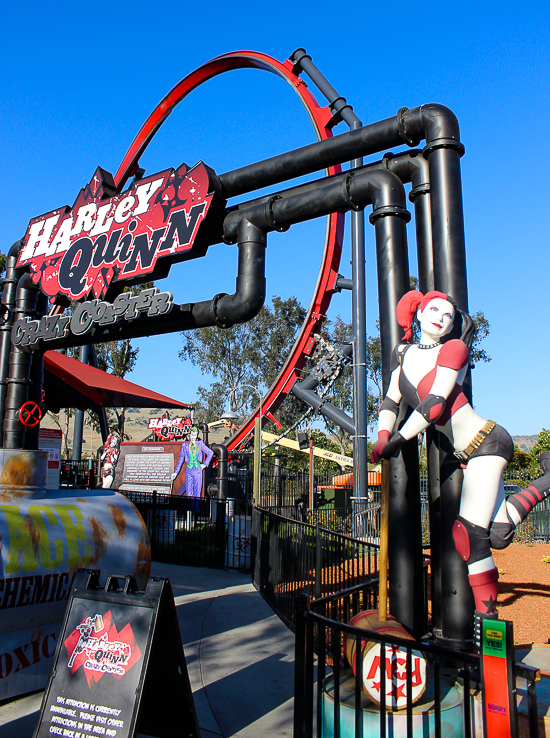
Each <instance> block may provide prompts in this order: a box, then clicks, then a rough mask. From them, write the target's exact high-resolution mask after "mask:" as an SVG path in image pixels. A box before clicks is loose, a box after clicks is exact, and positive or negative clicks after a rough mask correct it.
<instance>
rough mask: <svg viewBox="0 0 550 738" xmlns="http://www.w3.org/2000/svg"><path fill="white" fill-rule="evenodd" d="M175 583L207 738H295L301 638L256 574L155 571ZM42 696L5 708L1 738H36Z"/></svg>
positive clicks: (0, 711) (157, 567)
mask: <svg viewBox="0 0 550 738" xmlns="http://www.w3.org/2000/svg"><path fill="white" fill-rule="evenodd" d="M151 574H152V575H153V576H159V577H167V578H168V579H170V582H171V584H172V589H173V592H174V598H175V602H176V611H177V614H178V620H179V625H180V630H181V636H182V641H183V645H184V651H185V657H186V660H187V670H188V672H189V678H190V681H191V688H192V690H193V698H194V701H195V709H196V711H197V716H198V721H199V726H200V730H201V736H202V738H210V737H211V736H222V737H223V738H231V737H232V736H235V737H237V736H238V737H239V738H251V737H252V736H254V738H257V736H285V735H289V736H290V735H292V721H293V687H294V636H293V634H292V632H291V631H290V630H288V628H286V626H285V625H283V623H282V622H281V620H279V618H278V617H277V616H276V615H275V614H274V613H273V611H272V610H271V608H270V607H269V605H267V603H266V602H265V601H264V599H263V598H262V597H261V596H260V595H259V594H258V593H257V592H256V590H255V589H254V587H253V586H252V584H251V582H250V575H249V574H241V573H239V572H236V571H232V570H227V571H225V570H223V571H220V570H216V569H205V568H198V567H197V568H195V567H186V566H173V565H170V564H158V563H154V564H153V566H152V569H151ZM41 701H42V693H37V694H34V695H29V696H27V697H23V698H21V699H15V700H13V701H11V702H7V703H4V704H2V705H0V738H31V737H32V733H33V730H34V727H35V725H36V721H37V718H38V712H39V710H40V705H41Z"/></svg>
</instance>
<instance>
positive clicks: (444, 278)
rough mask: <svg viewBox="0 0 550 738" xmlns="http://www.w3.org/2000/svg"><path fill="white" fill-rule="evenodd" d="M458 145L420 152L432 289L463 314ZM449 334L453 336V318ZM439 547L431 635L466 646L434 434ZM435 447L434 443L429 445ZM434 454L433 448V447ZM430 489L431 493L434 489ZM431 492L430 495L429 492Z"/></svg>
mask: <svg viewBox="0 0 550 738" xmlns="http://www.w3.org/2000/svg"><path fill="white" fill-rule="evenodd" d="M462 153H463V149H462V147H461V146H460V145H457V144H456V142H453V141H442V140H441V139H438V138H433V139H432V140H431V141H427V142H426V147H425V149H424V155H425V156H426V157H427V159H428V162H429V167H430V183H431V191H432V234H433V255H434V287H435V289H437V290H440V291H441V292H445V293H447V294H450V295H452V296H453V297H454V299H455V300H456V302H457V304H458V306H459V308H460V309H461V310H464V311H465V312H468V289H467V275H466V248H465V238H464V217H463V207H462V182H461V176H460V156H461V155H462ZM456 323H457V325H456V326H455V328H454V333H453V336H454V337H459V334H460V326H459V325H458V323H459V321H456ZM464 392H465V394H466V396H467V397H468V399H469V400H471V397H472V395H471V378H470V374H469V373H468V374H467V375H466V378H465V381H464ZM438 440H439V443H438V445H439V459H438V461H439V467H440V479H439V495H440V499H439V510H438V515H437V518H438V522H439V526H440V530H439V536H438V538H439V551H437V552H436V551H435V550H434V553H435V555H436V560H437V559H439V566H440V569H441V574H440V576H441V582H440V598H441V600H440V601H441V604H440V611H439V613H438V615H439V623H438V625H440V628H437V629H436V637H437V639H438V640H439V641H440V642H441V643H443V644H445V645H449V646H451V647H454V648H464V649H469V648H470V647H471V644H472V638H473V616H474V600H473V596H472V591H471V588H470V585H469V583H468V570H467V567H466V564H465V563H464V561H463V560H462V558H461V557H460V556H459V555H458V553H457V551H456V549H455V547H454V543H453V538H452V529H453V525H454V522H455V520H456V517H457V515H458V513H459V510H460V499H461V495H462V483H463V472H462V469H461V468H460V465H459V462H458V461H457V459H456V458H455V457H454V455H453V449H452V448H451V447H450V445H449V444H448V443H447V442H446V439H444V438H439V439H438ZM434 448H435V447H434ZM434 453H435V451H434ZM434 492H437V487H436V490H434ZM432 496H433V495H432Z"/></svg>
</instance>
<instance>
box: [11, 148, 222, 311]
mask: <svg viewBox="0 0 550 738" xmlns="http://www.w3.org/2000/svg"><path fill="white" fill-rule="evenodd" d="M211 190H212V188H211V184H210V177H209V174H208V170H207V168H206V166H205V165H204V164H203V163H202V162H199V163H198V164H196V165H195V166H194V167H192V168H191V169H188V167H187V165H186V164H182V165H181V166H180V167H179V168H178V169H177V170H173V169H166V170H165V171H163V172H159V173H158V174H153V175H151V176H150V177H146V178H144V179H141V180H139V181H138V182H136V183H135V184H134V185H133V186H132V187H131V188H130V189H129V190H126V191H125V192H121V193H120V194H118V195H114V192H115V187H114V183H113V179H112V176H111V175H110V174H109V173H108V172H106V171H105V170H104V169H101V167H98V168H97V170H96V172H95V174H94V176H93V177H92V180H91V181H90V183H89V184H88V185H86V187H84V188H83V189H82V190H81V191H80V193H79V195H78V197H77V198H76V201H75V203H74V205H73V207H72V208H69V207H62V208H58V209H57V210H53V211H51V212H49V213H46V214H45V215H40V216H38V217H36V218H33V219H32V220H31V221H30V223H29V226H28V228H27V232H26V234H25V238H24V239H23V247H22V249H21V253H20V255H19V259H18V261H17V266H23V265H27V264H28V265H29V266H30V271H31V277H32V279H33V281H34V282H35V283H36V284H39V285H40V288H41V290H42V291H43V292H44V293H45V294H46V295H48V296H50V298H52V299H53V298H54V297H55V296H56V295H58V294H61V295H65V296H66V297H67V298H69V299H70V300H81V299H83V298H85V297H87V296H89V295H92V294H93V296H94V297H95V298H100V297H103V296H104V295H105V294H106V292H107V289H108V287H109V285H110V284H111V282H113V281H125V280H133V281H135V280H136V279H137V278H139V277H141V276H142V275H147V274H153V272H154V271H155V267H156V264H157V261H158V260H159V259H161V258H163V257H170V256H171V257H172V258H173V259H174V258H175V257H179V258H180V259H181V258H182V257H183V258H193V257H195V256H201V255H202V253H201V254H198V253H197V254H195V253H193V243H194V241H195V238H196V236H197V232H198V229H199V226H200V224H201V223H202V222H203V220H204V219H205V217H206V214H207V212H208V209H209V207H210V204H211V201H212V198H213V192H212V191H211Z"/></svg>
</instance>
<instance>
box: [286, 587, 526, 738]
mask: <svg viewBox="0 0 550 738" xmlns="http://www.w3.org/2000/svg"><path fill="white" fill-rule="evenodd" d="M377 587H378V581H377V580H371V581H369V582H367V583H364V584H361V585H358V586H355V587H352V588H350V589H348V590H347V591H342V592H338V593H336V594H333V595H328V596H326V597H322V598H319V599H316V600H314V601H311V599H310V597H309V596H308V595H306V594H302V595H298V596H297V598H296V602H295V606H296V616H295V623H296V626H295V628H296V630H295V633H296V641H295V642H296V650H295V695H294V738H312V737H313V736H319V737H320V736H335V737H336V736H356V737H359V736H360V737H361V738H363V736H380V737H381V738H385V736H395V735H400V736H403V738H405V737H407V738H412V736H418V735H430V736H432V735H433V736H438V737H441V736H448V735H457V736H458V735H460V736H464V737H465V738H470V736H482V735H484V725H483V709H482V695H481V689H480V682H479V674H480V657H479V656H478V655H476V654H473V653H467V652H462V651H456V650H451V649H448V648H444V647H441V646H439V645H438V644H436V643H434V642H427V641H414V640H411V639H410V637H409V636H408V635H407V633H406V632H405V631H404V630H403V629H402V628H401V626H399V624H397V623H395V624H394V626H393V628H392V626H391V621H388V623H387V626H388V627H386V628H379V629H377V630H372V629H369V628H368V625H367V626H364V624H363V627H355V626H354V625H350V624H349V621H350V619H351V618H352V617H353V616H354V615H357V614H358V613H359V612H363V611H365V610H368V609H370V608H372V607H374V603H375V602H376V599H377V597H376V589H377ZM359 617H361V616H359ZM365 627H366V628H367V630H365ZM400 631H401V632H400ZM512 672H513V679H514V682H515V687H516V698H517V703H518V718H519V727H520V732H519V734H520V735H528V736H531V738H535V736H538V715H537V693H536V686H535V682H536V680H537V679H538V678H540V673H539V672H538V670H537V669H534V668H533V667H530V666H527V665H525V664H523V663H516V664H514V665H513V667H512Z"/></svg>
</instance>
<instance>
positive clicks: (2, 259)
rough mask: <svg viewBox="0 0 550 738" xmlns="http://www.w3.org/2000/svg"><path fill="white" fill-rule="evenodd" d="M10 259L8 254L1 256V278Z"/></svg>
mask: <svg viewBox="0 0 550 738" xmlns="http://www.w3.org/2000/svg"><path fill="white" fill-rule="evenodd" d="M7 258H8V257H7V256H6V254H0V277H1V276H2V275H3V274H4V272H5V270H6V259H7Z"/></svg>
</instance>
